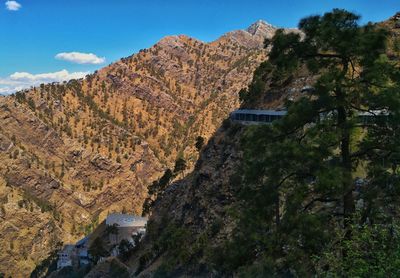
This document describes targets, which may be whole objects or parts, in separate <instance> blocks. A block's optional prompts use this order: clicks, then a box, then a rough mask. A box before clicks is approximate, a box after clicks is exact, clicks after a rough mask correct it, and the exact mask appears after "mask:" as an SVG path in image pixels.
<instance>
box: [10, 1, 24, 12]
mask: <svg viewBox="0 0 400 278" xmlns="http://www.w3.org/2000/svg"><path fill="white" fill-rule="evenodd" d="M21 7H22V6H21V4H20V3H18V2H17V1H6V9H7V10H9V11H18V10H19V9H21Z"/></svg>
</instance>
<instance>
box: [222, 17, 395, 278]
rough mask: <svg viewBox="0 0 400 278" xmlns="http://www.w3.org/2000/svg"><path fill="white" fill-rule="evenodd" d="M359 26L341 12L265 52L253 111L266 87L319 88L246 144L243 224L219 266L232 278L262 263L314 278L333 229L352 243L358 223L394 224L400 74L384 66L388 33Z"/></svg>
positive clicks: (309, 23)
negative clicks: (304, 80)
mask: <svg viewBox="0 0 400 278" xmlns="http://www.w3.org/2000/svg"><path fill="white" fill-rule="evenodd" d="M358 21H359V16H357V15H355V14H353V13H350V12H347V11H344V10H338V9H335V10H333V11H332V12H329V13H326V14H324V15H323V16H311V17H308V18H305V19H303V20H301V21H300V23H299V29H300V30H301V31H302V32H303V34H296V33H285V32H284V31H278V32H277V33H276V34H275V36H274V37H273V38H272V39H271V40H269V41H267V42H266V46H267V47H268V46H271V47H272V49H271V52H270V54H269V60H268V62H265V63H264V64H263V65H262V66H261V67H260V69H259V70H258V71H256V75H255V78H254V81H253V84H252V85H251V86H250V87H249V91H248V92H247V96H245V99H248V100H252V101H256V100H257V99H258V98H259V97H260V95H262V94H263V93H264V92H265V90H268V88H266V89H265V88H264V90H260V84H262V85H266V84H269V86H270V88H273V87H274V86H275V87H277V86H281V85H282V84H288V83H290V81H291V80H292V79H293V76H295V75H296V73H298V72H299V71H303V72H304V71H306V72H308V73H309V74H310V75H311V76H313V77H314V79H315V80H316V81H315V84H313V90H309V91H308V93H307V94H306V95H304V96H303V97H301V98H300V99H298V100H296V101H294V102H288V103H287V108H288V114H287V116H286V117H284V118H283V119H282V120H280V121H277V122H275V123H274V124H273V125H270V126H265V125H264V126H256V127H250V128H249V129H248V131H247V133H246V135H245V138H244V150H245V151H244V162H243V165H242V166H243V167H242V169H243V180H242V183H241V189H240V192H239V197H240V199H241V200H242V202H241V203H240V212H241V218H240V222H239V225H238V229H237V230H236V236H235V239H234V240H233V242H231V243H230V244H233V245H229V244H228V247H227V248H228V249H227V250H229V255H227V257H226V259H225V260H224V263H225V264H224V263H222V262H221V263H220V265H219V266H220V267H222V268H223V269H224V270H225V271H226V270H228V269H235V268H237V267H239V266H243V265H250V264H252V263H253V262H254V261H255V260H256V261H258V262H259V264H256V265H258V267H259V268H257V267H256V270H254V269H253V270H254V271H255V272H256V273H258V274H259V273H278V274H284V273H291V274H296V275H300V276H302V275H310V274H311V273H315V265H314V261H313V260H312V259H311V258H312V257H316V256H318V255H319V254H321V252H322V250H324V248H325V247H326V246H328V244H330V243H332V242H334V241H335V238H336V239H337V237H336V234H335V233H334V232H333V230H334V229H336V230H337V229H339V231H340V232H343V233H344V234H345V238H346V239H347V240H349V239H351V236H352V235H351V229H352V227H354V223H353V222H352V220H353V219H354V215H355V214H357V215H361V217H357V221H359V223H357V224H359V225H364V224H366V223H375V224H376V223H380V224H383V225H387V224H388V223H390V222H391V221H392V219H393V217H395V215H396V213H397V212H396V204H397V203H398V202H399V197H400V182H399V181H400V179H399V167H398V165H399V163H400V160H399V157H400V137H399V136H398V134H399V132H400V129H399V127H400V71H399V67H398V65H396V64H395V63H394V62H392V61H390V60H389V59H388V57H387V56H386V43H387V39H388V31H386V30H384V29H380V28H379V27H377V26H376V25H374V24H367V25H365V26H360V25H359V24H358ZM267 87H268V86H267ZM242 95H243V94H242ZM363 115H367V116H366V117H363ZM396 135H397V136H396ZM341 256H344V257H345V256H346V254H345V252H342V254H341ZM260 265H261V266H262V267H260ZM247 270H248V271H251V270H250V269H247Z"/></svg>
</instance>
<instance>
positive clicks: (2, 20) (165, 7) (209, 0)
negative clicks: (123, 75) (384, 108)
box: [0, 0, 400, 93]
mask: <svg viewBox="0 0 400 278" xmlns="http://www.w3.org/2000/svg"><path fill="white" fill-rule="evenodd" d="M0 1H1V2H3V3H1V5H0V26H1V28H0V38H2V39H1V40H0V93H1V92H3V93H4V92H5V91H6V90H7V89H5V88H8V90H10V89H13V88H14V89H15V88H16V87H18V86H20V85H21V84H20V83H21V82H20V83H18V82H13V81H15V80H25V81H26V84H29V82H31V81H32V83H34V82H36V81H39V80H53V79H54V80H57V78H68V77H75V76H79V75H83V74H84V73H86V72H90V71H93V70H95V69H97V68H101V67H103V66H105V65H107V64H108V63H111V62H113V61H115V60H118V59H119V58H121V57H125V56H128V55H131V54H133V53H135V52H137V51H138V50H139V49H141V48H147V47H150V46H151V45H153V44H154V43H156V42H157V41H158V40H159V39H160V38H162V37H164V36H166V35H174V34H186V35H189V36H193V37H196V38H198V39H201V40H204V41H211V40H214V39H216V38H218V37H219V36H220V35H221V34H223V33H225V32H228V31H231V30H236V29H244V28H246V27H247V26H249V25H250V24H251V23H253V22H255V21H256V20H258V19H263V20H265V21H267V22H269V23H271V24H273V25H276V26H280V27H295V26H296V25H297V23H298V21H299V19H301V18H302V17H304V16H307V15H311V14H318V13H323V12H326V11H329V10H331V9H332V8H345V9H348V10H350V11H353V12H356V13H358V14H360V15H361V16H362V22H368V21H373V22H376V21H381V20H385V19H387V18H389V17H390V16H392V15H394V14H395V12H396V11H400V5H399V0H280V1H276V0H275V1H268V0H241V1H238V0H186V1H184V0H147V1H138V0H113V1H110V0H108V1H105V0H79V1H78V0H16V1H7V0H0ZM72 52H76V53H75V54H73V53H72ZM60 53H61V54H60ZM89 53H92V54H93V55H87V54H89ZM57 54H60V55H58V58H56V55H57ZM103 60H104V61H103ZM15 73H16V74H15ZM38 74H39V75H38ZM40 74H41V75H40ZM52 78H53V79H52ZM17 85H18V86H17ZM21 86H22V85H21Z"/></svg>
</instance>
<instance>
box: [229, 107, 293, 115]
mask: <svg viewBox="0 0 400 278" xmlns="http://www.w3.org/2000/svg"><path fill="white" fill-rule="evenodd" d="M232 114H252V115H278V116H284V115H286V114H287V111H286V110H257V109H238V110H235V111H233V112H232Z"/></svg>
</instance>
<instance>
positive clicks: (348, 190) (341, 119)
mask: <svg viewBox="0 0 400 278" xmlns="http://www.w3.org/2000/svg"><path fill="white" fill-rule="evenodd" d="M338 124H339V128H340V129H341V133H342V134H341V142H340V152H341V158H342V167H343V184H342V190H343V191H342V194H343V215H344V226H345V229H346V228H347V227H348V226H349V224H350V218H351V215H352V214H353V213H354V211H355V204H354V198H353V190H354V184H353V179H352V175H351V171H352V163H351V158H350V130H349V127H348V126H347V116H346V110H345V108H344V107H339V108H338Z"/></svg>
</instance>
